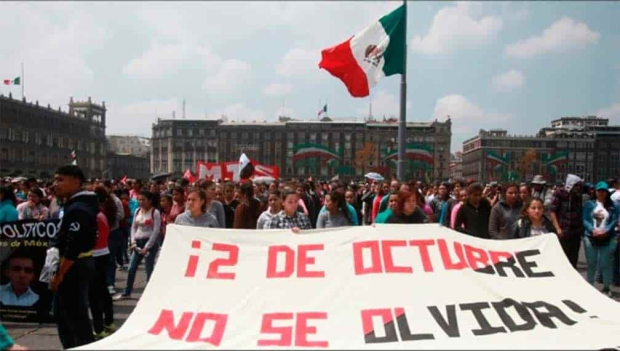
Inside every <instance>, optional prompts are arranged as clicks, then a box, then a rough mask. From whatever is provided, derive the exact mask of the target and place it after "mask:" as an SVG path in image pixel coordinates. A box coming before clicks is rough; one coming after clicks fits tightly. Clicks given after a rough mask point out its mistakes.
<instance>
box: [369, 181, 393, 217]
mask: <svg viewBox="0 0 620 351" xmlns="http://www.w3.org/2000/svg"><path fill="white" fill-rule="evenodd" d="M389 189H390V185H389V184H388V183H387V182H385V183H380V184H379V186H378V187H377V196H375V198H374V200H373V201H372V217H371V220H372V222H374V221H375V218H377V215H378V214H379V208H380V207H381V200H382V199H383V197H384V196H386V195H387V194H388V193H389Z"/></svg>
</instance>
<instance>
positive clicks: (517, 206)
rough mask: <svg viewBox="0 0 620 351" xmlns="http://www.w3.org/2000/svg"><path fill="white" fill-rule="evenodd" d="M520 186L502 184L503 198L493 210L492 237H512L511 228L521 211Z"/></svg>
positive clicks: (490, 226)
mask: <svg viewBox="0 0 620 351" xmlns="http://www.w3.org/2000/svg"><path fill="white" fill-rule="evenodd" d="M518 189H519V186H518V185H517V184H515V183H508V184H506V185H503V186H502V190H503V191H504V192H503V199H502V200H500V201H499V202H498V203H497V204H495V206H493V209H492V210H491V217H490V218H489V235H490V236H491V239H501V240H505V239H510V234H511V233H510V230H511V228H512V225H513V224H514V222H515V221H516V220H517V219H518V218H519V215H520V213H521V202H520V201H519V195H518V194H517V192H518Z"/></svg>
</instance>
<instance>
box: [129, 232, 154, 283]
mask: <svg viewBox="0 0 620 351" xmlns="http://www.w3.org/2000/svg"><path fill="white" fill-rule="evenodd" d="M147 241H148V239H138V240H136V246H137V247H139V248H143V247H144V246H146V243H147ZM157 250H159V244H158V243H157V241H156V242H155V244H154V245H153V247H151V249H150V250H149V251H148V253H149V254H148V256H146V259H145V265H146V281H147V283H148V281H149V280H150V279H151V274H153V269H154V268H155V256H157ZM143 258H144V256H143V255H141V254H140V253H139V252H137V251H136V250H134V251H133V252H132V254H131V260H130V262H129V272H128V273H127V287H126V288H125V292H124V294H125V295H130V294H131V291H132V290H133V283H134V281H135V280H136V271H137V270H138V266H139V265H140V262H142V259H143Z"/></svg>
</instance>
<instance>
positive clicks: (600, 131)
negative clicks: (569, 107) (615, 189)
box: [463, 116, 620, 183]
mask: <svg viewBox="0 0 620 351" xmlns="http://www.w3.org/2000/svg"><path fill="white" fill-rule="evenodd" d="M568 173H572V174H576V175H578V176H580V177H582V178H583V179H585V180H586V181H588V182H596V181H598V180H602V179H607V178H609V177H618V175H619V173H620V126H610V125H609V120H608V119H604V118H598V117H595V116H588V117H564V118H560V119H557V120H554V121H552V122H551V127H545V128H542V129H541V130H540V131H539V132H538V133H537V134H536V135H531V136H518V135H510V134H508V132H507V131H506V130H502V129H497V130H490V131H486V130H480V132H479V133H478V135H477V136H475V137H473V138H471V139H468V140H466V141H464V142H463V177H465V178H470V179H472V180H476V181H484V182H486V181H493V180H496V181H507V180H514V181H530V180H531V179H532V178H533V177H534V175H536V174H542V175H543V176H544V177H545V178H546V180H547V181H550V182H554V183H559V182H563V181H564V180H565V179H566V175H567V174H568Z"/></svg>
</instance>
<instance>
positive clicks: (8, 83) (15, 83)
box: [4, 77, 21, 85]
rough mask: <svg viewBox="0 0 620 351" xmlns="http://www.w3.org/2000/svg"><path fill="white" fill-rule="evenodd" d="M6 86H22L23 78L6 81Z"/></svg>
mask: <svg viewBox="0 0 620 351" xmlns="http://www.w3.org/2000/svg"><path fill="white" fill-rule="evenodd" d="M4 85H21V78H20V77H16V78H15V79H5V80H4Z"/></svg>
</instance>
